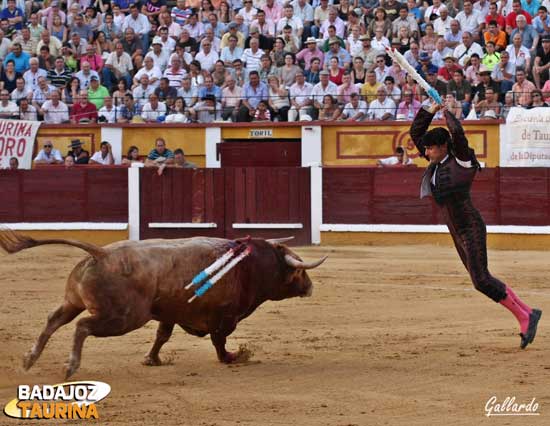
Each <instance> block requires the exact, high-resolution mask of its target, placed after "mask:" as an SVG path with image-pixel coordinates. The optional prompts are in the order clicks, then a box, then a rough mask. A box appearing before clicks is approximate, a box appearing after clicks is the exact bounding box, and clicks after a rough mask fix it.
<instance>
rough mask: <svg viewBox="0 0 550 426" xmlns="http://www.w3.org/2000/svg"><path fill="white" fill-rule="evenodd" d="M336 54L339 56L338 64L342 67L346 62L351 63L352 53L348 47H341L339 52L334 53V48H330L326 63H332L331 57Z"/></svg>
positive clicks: (326, 54)
mask: <svg viewBox="0 0 550 426" xmlns="http://www.w3.org/2000/svg"><path fill="white" fill-rule="evenodd" d="M333 56H335V57H337V58H338V65H340V66H341V67H342V68H343V67H344V65H345V64H349V63H350V62H351V55H350V54H349V52H348V51H347V50H346V49H343V48H341V47H340V50H339V51H338V53H332V50H329V51H328V52H327V53H325V64H329V63H330V59H331V58H332V57H333Z"/></svg>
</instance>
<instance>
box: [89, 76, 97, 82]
mask: <svg viewBox="0 0 550 426" xmlns="http://www.w3.org/2000/svg"><path fill="white" fill-rule="evenodd" d="M90 81H99V77H98V76H97V75H92V76H91V77H90Z"/></svg>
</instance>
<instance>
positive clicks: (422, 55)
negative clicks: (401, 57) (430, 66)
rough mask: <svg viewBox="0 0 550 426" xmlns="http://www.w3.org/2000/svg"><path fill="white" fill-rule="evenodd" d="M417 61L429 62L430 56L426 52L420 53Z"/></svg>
mask: <svg viewBox="0 0 550 426" xmlns="http://www.w3.org/2000/svg"><path fill="white" fill-rule="evenodd" d="M418 59H420V60H421V61H429V60H430V54H429V53H428V52H424V51H422V52H420V55H418Z"/></svg>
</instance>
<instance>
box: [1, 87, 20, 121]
mask: <svg viewBox="0 0 550 426" xmlns="http://www.w3.org/2000/svg"><path fill="white" fill-rule="evenodd" d="M18 116H19V108H18V107H17V104H16V103H15V102H12V101H10V93H9V92H8V91H7V90H6V89H2V90H0V118H18Z"/></svg>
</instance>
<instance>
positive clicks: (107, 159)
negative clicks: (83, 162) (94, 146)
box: [88, 141, 115, 166]
mask: <svg viewBox="0 0 550 426" xmlns="http://www.w3.org/2000/svg"><path fill="white" fill-rule="evenodd" d="M88 164H97V165H101V166H112V165H114V164H115V159H114V158H113V151H112V148H111V144H110V143H109V142H107V141H103V142H101V144H100V145H99V151H97V152H96V153H94V155H92V157H91V158H90V161H89V163H88Z"/></svg>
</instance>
